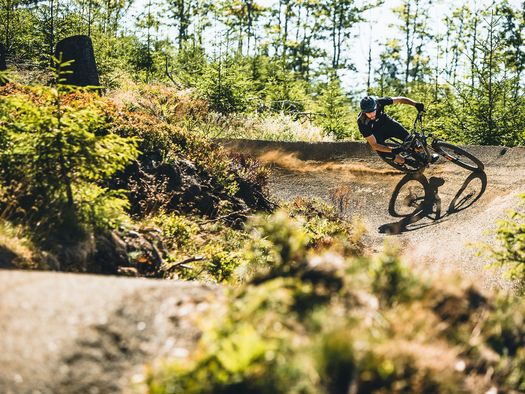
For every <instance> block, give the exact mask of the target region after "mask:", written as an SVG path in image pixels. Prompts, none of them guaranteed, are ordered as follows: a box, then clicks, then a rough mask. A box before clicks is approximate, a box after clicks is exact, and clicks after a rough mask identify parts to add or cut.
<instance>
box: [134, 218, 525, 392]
mask: <svg viewBox="0 0 525 394" xmlns="http://www.w3.org/2000/svg"><path fill="white" fill-rule="evenodd" d="M249 227H250V229H251V232H252V233H253V234H254V235H255V236H254V237H253V239H252V240H251V241H249V242H248V243H247V244H246V245H245V248H244V260H245V264H246V265H245V266H244V267H243V269H242V271H241V272H243V273H248V274H247V275H245V276H244V278H245V280H246V282H245V283H244V284H243V285H241V286H239V287H236V288H234V289H232V290H231V291H230V296H229V302H228V304H227V308H228V309H227V313H226V314H224V315H223V316H220V317H217V316H210V317H209V318H208V319H203V320H201V321H202V328H203V330H204V332H203V335H202V338H201V340H200V342H199V345H198V348H197V350H196V351H193V352H191V354H190V355H188V356H186V357H183V358H181V359H177V360H169V361H165V362H163V363H159V362H158V360H157V361H156V362H155V363H154V364H153V365H155V367H151V369H150V371H149V372H148V373H147V374H146V376H145V377H144V384H145V385H146V387H145V389H146V390H148V391H149V392H151V393H163V394H164V393H348V392H353V393H373V392H374V393H458V392H468V393H482V392H521V391H523V390H524V389H525V380H524V378H523V374H522V371H523V365H524V363H525V353H524V352H523V349H524V348H525V347H524V346H525V321H524V318H523V313H524V312H525V310H524V307H523V304H522V302H521V299H519V298H517V297H515V296H511V295H501V296H488V295H485V294H483V293H481V292H480V291H478V290H477V289H476V288H475V287H474V286H472V285H467V284H463V283H461V281H460V280H459V279H457V278H456V279H451V278H442V277H441V278H426V279H422V278H420V277H418V276H416V275H414V274H413V273H412V272H411V270H410V269H409V268H408V267H406V266H405V265H403V264H402V263H401V262H400V261H399V258H398V257H397V253H396V251H395V248H392V247H390V248H387V249H386V251H385V252H384V253H383V254H380V255H378V256H375V257H372V258H368V257H356V256H355V254H353V253H352V252H350V251H349V249H348V248H346V247H345V246H344V241H342V240H339V241H335V242H333V243H332V244H331V246H330V247H329V248H326V249H320V250H315V249H311V248H309V247H308V244H309V241H310V240H311V236H312V235H311V234H308V232H307V231H306V230H305V227H304V225H303V224H302V223H301V222H300V221H298V220H294V219H290V218H289V217H287V215H283V214H282V212H277V213H276V214H274V215H273V216H272V217H271V218H255V219H254V220H252V221H251V222H250V226H249Z"/></svg>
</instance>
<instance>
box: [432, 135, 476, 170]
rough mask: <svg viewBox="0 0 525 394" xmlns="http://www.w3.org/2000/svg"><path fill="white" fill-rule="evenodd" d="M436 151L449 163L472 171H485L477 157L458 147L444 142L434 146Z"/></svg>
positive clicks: (436, 143) (438, 142) (437, 142)
mask: <svg viewBox="0 0 525 394" xmlns="http://www.w3.org/2000/svg"><path fill="white" fill-rule="evenodd" d="M432 147H433V148H434V150H435V151H436V152H437V153H439V154H440V155H441V156H443V157H444V158H445V159H447V160H448V161H450V162H452V163H454V164H457V165H458V166H460V167H463V168H465V169H467V170H470V171H483V169H484V168H485V166H484V165H483V163H482V162H481V160H479V159H478V158H477V157H476V156H474V155H473V154H471V153H469V152H467V151H466V150H465V149H462V148H460V147H458V146H456V145H453V144H449V143H448V142H444V141H436V142H435V143H434V144H432Z"/></svg>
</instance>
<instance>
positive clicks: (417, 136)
mask: <svg viewBox="0 0 525 394" xmlns="http://www.w3.org/2000/svg"><path fill="white" fill-rule="evenodd" d="M418 123H419V130H420V131H418ZM428 138H434V136H433V135H432V134H429V135H428V136H427V135H425V133H424V131H423V113H422V112H418V114H417V116H416V119H415V120H414V126H413V127H412V131H411V133H410V135H409V137H408V138H407V139H406V140H405V142H404V143H403V148H404V149H406V150H408V151H410V152H417V148H418V147H417V145H416V144H417V143H419V144H420V145H421V148H423V150H424V152H425V165H428V164H429V158H430V157H431V153H430V150H429V149H428V148H429V144H428V142H427V139H428ZM434 141H435V139H433V141H432V143H431V144H430V147H431V148H432V150H434V151H435V149H434V148H433V147H432V145H433V144H434Z"/></svg>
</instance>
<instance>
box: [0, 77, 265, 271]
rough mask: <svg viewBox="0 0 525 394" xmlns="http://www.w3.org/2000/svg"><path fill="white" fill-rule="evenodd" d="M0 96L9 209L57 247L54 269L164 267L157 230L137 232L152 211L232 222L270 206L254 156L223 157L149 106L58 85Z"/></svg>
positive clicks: (48, 246) (38, 242)
mask: <svg viewBox="0 0 525 394" xmlns="http://www.w3.org/2000/svg"><path fill="white" fill-rule="evenodd" d="M171 93H172V94H171V96H170V95H168V96H169V97H170V98H171V100H172V101H171V102H169V104H170V105H169V108H177V110H178V111H180V110H181V108H182V107H184V105H185V104H184V102H183V100H181V98H180V97H179V96H177V95H176V94H174V92H173V91H172V92H171ZM0 96H1V100H0V132H1V139H0V144H1V147H2V151H1V155H0V186H1V188H0V191H1V194H0V208H1V210H2V217H3V219H7V220H8V221H10V222H12V223H14V224H16V225H18V226H21V227H20V228H25V229H26V234H27V235H28V236H29V238H31V240H32V241H33V243H34V245H35V246H33V247H34V248H35V249H42V250H45V251H48V252H51V257H50V259H47V258H46V261H47V262H48V263H50V264H48V265H50V266H52V267H53V268H56V267H57V266H58V267H60V268H61V269H67V270H81V271H85V270H88V271H95V272H105V273H117V272H118V268H119V266H120V265H123V266H125V267H126V266H128V268H134V271H133V272H132V273H134V274H138V275H142V274H147V275H152V276H162V275H163V268H162V267H161V265H162V264H163V263H164V262H165V256H163V255H166V253H164V248H163V246H162V245H163V239H162V234H160V235H159V231H158V229H153V231H150V230H151V229H149V230H145V231H142V227H143V226H142V223H143V222H144V221H145V220H146V219H147V221H148V223H151V222H152V221H153V222H154V221H155V216H156V215H158V214H168V215H182V216H188V217H195V218H201V220H215V219H217V220H222V222H223V223H226V225H228V226H234V227H235V226H240V225H241V223H242V222H243V221H244V220H245V219H246V216H247V214H248V213H250V212H251V211H255V210H270V209H272V208H273V204H272V203H271V202H270V201H269V200H268V198H267V197H266V195H265V193H264V186H265V182H266V170H265V169H264V168H262V167H261V166H260V165H259V164H258V163H257V162H255V161H253V160H250V159H248V158H245V157H242V156H236V157H231V156H228V155H227V154H226V153H225V152H223V151H222V150H221V149H220V148H218V147H217V146H215V145H214V144H213V143H212V142H211V141H210V140H208V139H206V138H203V137H202V136H199V135H198V134H197V133H191V132H189V131H188V130H183V129H181V128H180V127H178V126H176V125H173V124H170V122H169V121H168V120H167V119H165V118H163V117H162V116H160V115H159V114H158V113H151V107H150V108H146V107H145V106H143V105H138V104H136V103H135V104H133V103H122V102H117V101H116V100H113V99H109V98H101V97H99V96H98V95H96V94H94V93H92V92H90V91H88V90H86V89H73V88H71V87H67V86H64V85H60V84H57V85H55V86H54V87H43V86H34V87H28V86H22V85H17V84H8V85H7V86H5V87H2V88H1V90H0ZM158 96H162V95H158ZM151 103H155V102H154V101H153V100H152V101H151V102H150V104H151ZM197 104H198V103H195V102H191V103H190V104H188V105H186V106H185V107H184V108H186V110H188V111H192V110H198V108H199V106H198V105H197ZM183 110H184V109H183ZM173 116H176V113H175V114H174V115H173ZM137 234H138V235H137ZM137 238H138V239H139V241H130V239H137ZM128 241H129V242H128ZM123 244H124V245H123ZM37 254H38V253H37ZM137 256H140V257H137ZM57 259H58V260H57ZM94 260H96V261H94ZM101 260H109V263H108V264H106V263H104V262H103V261H101ZM115 260H117V261H115ZM139 262H140V263H139ZM44 265H46V263H45V262H44ZM128 271H129V270H128ZM128 273H129V272H128Z"/></svg>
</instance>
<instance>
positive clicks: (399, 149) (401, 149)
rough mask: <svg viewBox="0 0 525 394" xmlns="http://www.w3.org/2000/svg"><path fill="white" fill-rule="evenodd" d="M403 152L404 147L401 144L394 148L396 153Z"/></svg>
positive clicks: (393, 151)
mask: <svg viewBox="0 0 525 394" xmlns="http://www.w3.org/2000/svg"><path fill="white" fill-rule="evenodd" d="M401 152H403V148H401V147H400V146H398V147H395V148H392V153H393V154H394V155H399V154H400V153H401Z"/></svg>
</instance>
